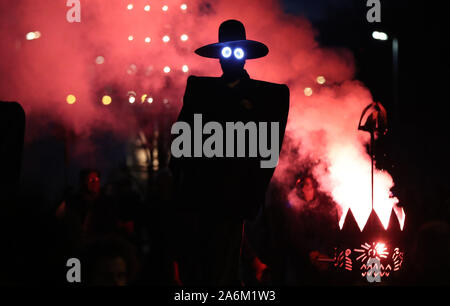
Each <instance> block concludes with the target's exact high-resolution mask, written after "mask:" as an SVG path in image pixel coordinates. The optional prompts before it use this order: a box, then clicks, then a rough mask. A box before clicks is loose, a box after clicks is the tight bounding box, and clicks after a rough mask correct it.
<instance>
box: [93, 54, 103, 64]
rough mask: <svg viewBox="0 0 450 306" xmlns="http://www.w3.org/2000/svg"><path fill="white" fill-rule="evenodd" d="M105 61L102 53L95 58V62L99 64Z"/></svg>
mask: <svg viewBox="0 0 450 306" xmlns="http://www.w3.org/2000/svg"><path fill="white" fill-rule="evenodd" d="M104 62H105V58H104V57H103V56H101V55H99V56H97V57H96V58H95V63H96V64H98V65H101V64H103V63H104Z"/></svg>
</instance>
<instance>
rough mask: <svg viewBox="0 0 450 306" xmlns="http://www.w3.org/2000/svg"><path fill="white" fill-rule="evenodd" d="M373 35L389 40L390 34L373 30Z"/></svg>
mask: <svg viewBox="0 0 450 306" xmlns="http://www.w3.org/2000/svg"><path fill="white" fill-rule="evenodd" d="M372 37H373V38H374V39H377V40H388V39H389V36H388V35H387V34H386V33H384V32H378V31H373V32H372Z"/></svg>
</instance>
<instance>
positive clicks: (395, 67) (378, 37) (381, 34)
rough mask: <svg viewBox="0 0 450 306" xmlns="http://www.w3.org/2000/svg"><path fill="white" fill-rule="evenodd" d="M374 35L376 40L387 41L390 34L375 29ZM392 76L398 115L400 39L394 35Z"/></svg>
mask: <svg viewBox="0 0 450 306" xmlns="http://www.w3.org/2000/svg"><path fill="white" fill-rule="evenodd" d="M372 37H373V38H374V39H376V40H382V41H386V40H388V39H389V36H388V35H387V34H386V33H384V32H379V31H373V32H372ZM392 76H393V91H394V93H393V94H394V97H393V98H394V114H395V116H397V111H398V103H399V94H398V39H397V38H396V37H392Z"/></svg>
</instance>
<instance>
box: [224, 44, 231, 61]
mask: <svg viewBox="0 0 450 306" xmlns="http://www.w3.org/2000/svg"><path fill="white" fill-rule="evenodd" d="M222 56H223V57H225V58H229V57H230V56H231V48H230V47H225V48H223V49H222Z"/></svg>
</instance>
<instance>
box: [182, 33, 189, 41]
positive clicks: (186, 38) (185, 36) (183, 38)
mask: <svg viewBox="0 0 450 306" xmlns="http://www.w3.org/2000/svg"><path fill="white" fill-rule="evenodd" d="M180 39H181V40H182V41H186V40H188V39H189V36H187V34H183V35H181V37H180Z"/></svg>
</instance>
